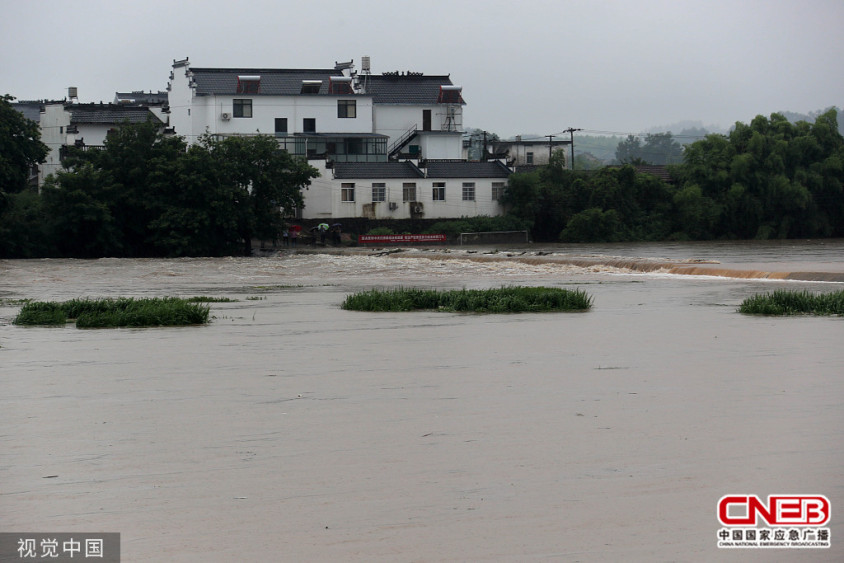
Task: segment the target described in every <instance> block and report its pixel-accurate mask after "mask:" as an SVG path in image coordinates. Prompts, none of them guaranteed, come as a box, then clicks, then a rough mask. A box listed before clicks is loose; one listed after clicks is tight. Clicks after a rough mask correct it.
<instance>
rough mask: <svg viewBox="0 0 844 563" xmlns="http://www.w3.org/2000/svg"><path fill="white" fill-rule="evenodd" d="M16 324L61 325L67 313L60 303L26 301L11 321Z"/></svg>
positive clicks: (65, 321) (65, 320) (65, 319)
mask: <svg viewBox="0 0 844 563" xmlns="http://www.w3.org/2000/svg"><path fill="white" fill-rule="evenodd" d="M12 323H13V324H16V325H45V326H51V325H63V324H65V323H67V313H65V312H64V309H62V305H61V303H44V302H38V301H31V302H29V303H26V304H25V305H24V306H23V307H22V308H21V310H20V313H18V316H17V317H15V320H13V321H12Z"/></svg>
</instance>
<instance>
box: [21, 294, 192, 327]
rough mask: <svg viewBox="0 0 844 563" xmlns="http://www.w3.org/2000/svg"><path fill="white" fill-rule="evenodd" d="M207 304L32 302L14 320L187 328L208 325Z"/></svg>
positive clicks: (157, 300) (127, 300)
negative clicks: (187, 326)
mask: <svg viewBox="0 0 844 563" xmlns="http://www.w3.org/2000/svg"><path fill="white" fill-rule="evenodd" d="M208 312H209V308H208V306H207V305H200V304H197V303H191V302H189V301H188V300H187V299H181V298H178V297H162V298H157V297H156V298H152V299H133V298H126V297H121V298H118V299H72V300H70V301H64V302H61V303H56V302H41V301H36V302H31V303H27V304H26V305H24V306H23V307H22V308H21V311H20V313H19V314H18V316H17V317H15V320H14V321H12V322H13V323H14V324H16V325H28V326H33V325H41V326H45V325H46V326H55V325H64V324H65V323H67V322H69V321H74V320H75V321H76V326H77V327H78V328H116V327H148V326H185V325H197V324H205V323H207V322H208Z"/></svg>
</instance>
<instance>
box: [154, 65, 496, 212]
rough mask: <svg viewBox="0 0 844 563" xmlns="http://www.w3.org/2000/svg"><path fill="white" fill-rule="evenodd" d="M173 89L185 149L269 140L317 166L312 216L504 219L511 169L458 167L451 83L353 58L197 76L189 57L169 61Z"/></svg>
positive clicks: (459, 121) (456, 99) (174, 123)
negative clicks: (357, 66)
mask: <svg viewBox="0 0 844 563" xmlns="http://www.w3.org/2000/svg"><path fill="white" fill-rule="evenodd" d="M167 90H168V97H169V125H170V126H171V127H172V128H173V129H175V133H176V134H177V135H181V136H183V137H185V139H186V140H187V142H188V143H196V142H198V140H199V139H200V137H201V136H202V135H206V134H208V135H213V136H218V137H225V136H229V135H255V134H270V135H275V137H276V138H277V139H278V141H279V145H280V146H281V147H282V148H284V149H286V150H287V151H288V152H290V153H291V154H293V155H298V156H301V157H305V158H307V159H308V160H309V161H310V164H311V165H312V166H315V167H316V168H317V169H319V170H320V172H321V174H322V176H321V177H320V178H317V179H315V180H314V181H313V182H312V184H311V187H310V188H309V189H308V190H306V191H305V193H304V196H305V208H304V209H303V210H301V216H302V217H303V218H305V219H308V218H331V217H333V218H342V217H372V218H388V217H389V218H407V217H426V218H440V217H461V216H474V215H500V214H501V213H502V211H503V210H502V209H501V206H500V205H499V204H498V202H497V197H496V199H493V189H495V193H496V194H500V192H501V191H502V189H503V188H502V186H501V184H502V183H506V178H507V176H508V175H509V170H508V169H507V168H506V167H505V166H503V165H500V164H496V163H492V164H490V163H469V162H465V161H464V160H463V159H462V136H463V106H464V105H465V101H464V100H463V96H462V88H461V87H460V86H456V85H454V84H452V82H451V79H450V77H449V76H425V75H424V74H422V73H416V72H409V71H408V72H388V73H383V74H379V75H376V74H372V73H371V72H370V69H369V61H368V58H366V57H365V58H364V60H363V64H362V70H361V72H360V73H358V72H356V71H355V70H354V64H353V63H352V62H351V61H350V62H348V63H338V64H335V66H334V67H333V68H326V69H259V68H199V67H192V66H191V64H190V61H189V60H188V59H184V60H180V61H173V68H172V71H171V73H170V81H169V82H168V86H167ZM410 161H412V162H410ZM478 164H483V166H481V167H478V166H477V165H478ZM493 184H495V185H494V186H493ZM414 190H415V191H414ZM382 204H383V205H382Z"/></svg>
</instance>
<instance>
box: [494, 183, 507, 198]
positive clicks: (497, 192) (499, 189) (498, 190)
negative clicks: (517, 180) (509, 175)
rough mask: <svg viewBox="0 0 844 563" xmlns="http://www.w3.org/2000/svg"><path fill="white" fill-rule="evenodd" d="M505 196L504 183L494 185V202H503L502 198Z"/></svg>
mask: <svg viewBox="0 0 844 563" xmlns="http://www.w3.org/2000/svg"><path fill="white" fill-rule="evenodd" d="M503 195H504V182H493V183H492V201H501V196H503Z"/></svg>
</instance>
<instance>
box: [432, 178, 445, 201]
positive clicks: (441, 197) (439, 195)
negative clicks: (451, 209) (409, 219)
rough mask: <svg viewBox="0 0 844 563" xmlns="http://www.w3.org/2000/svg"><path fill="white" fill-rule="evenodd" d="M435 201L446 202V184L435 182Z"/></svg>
mask: <svg viewBox="0 0 844 563" xmlns="http://www.w3.org/2000/svg"><path fill="white" fill-rule="evenodd" d="M433 199H434V201H445V182H434V193H433Z"/></svg>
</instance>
